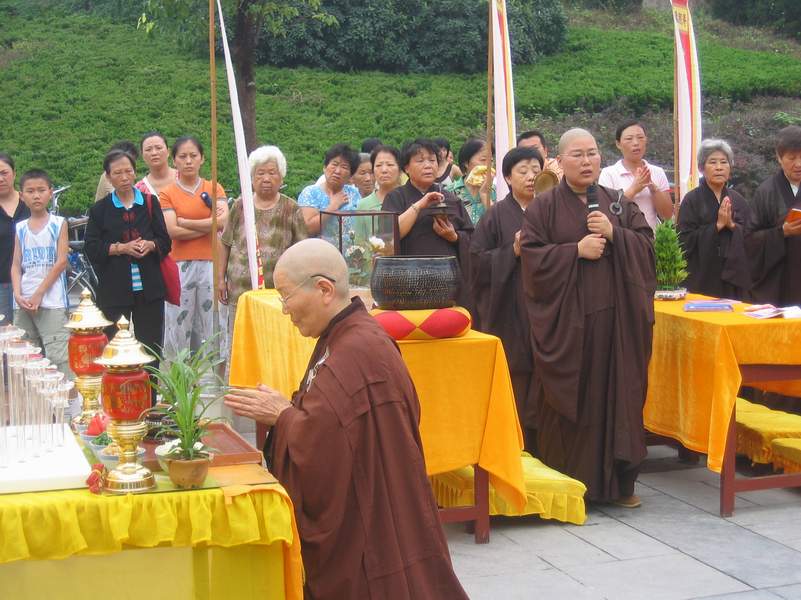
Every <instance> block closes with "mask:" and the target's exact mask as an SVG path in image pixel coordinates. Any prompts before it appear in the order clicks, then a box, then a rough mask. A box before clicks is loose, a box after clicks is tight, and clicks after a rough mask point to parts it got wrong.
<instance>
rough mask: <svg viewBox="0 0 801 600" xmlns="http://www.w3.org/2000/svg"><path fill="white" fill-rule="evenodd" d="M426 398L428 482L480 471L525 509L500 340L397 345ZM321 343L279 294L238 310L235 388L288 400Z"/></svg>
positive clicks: (475, 336)
mask: <svg viewBox="0 0 801 600" xmlns="http://www.w3.org/2000/svg"><path fill="white" fill-rule="evenodd" d="M398 345H399V346H400V349H401V354H402V355H403V359H404V361H405V362H406V366H407V367H408V369H409V373H410V374H411V377H412V381H414V384H415V387H416V388H417V394H418V396H419V397H420V406H421V418H420V435H421V437H422V440H423V449H424V452H425V460H426V470H427V471H428V474H429V475H434V474H437V473H444V472H446V471H451V470H453V469H458V468H460V467H464V466H467V465H472V464H478V465H480V466H481V467H483V468H484V469H486V470H487V472H488V473H489V477H490V482H491V483H492V485H493V487H494V488H495V489H496V491H497V492H498V493H499V494H501V495H502V496H503V497H504V498H505V499H506V501H507V502H508V503H509V504H511V505H512V506H515V507H518V508H519V509H520V510H522V509H523V507H524V506H525V503H526V489H525V483H524V481H523V470H522V467H521V464H520V451H521V449H522V447H523V436H522V433H521V431H520V425H519V423H518V420H517V411H516V409H515V403H514V395H513V391H512V383H511V380H510V378H509V368H508V366H507V363H506V355H505V354H504V351H503V345H502V344H501V342H500V340H499V339H498V338H496V337H494V336H490V335H485V334H483V333H479V332H477V331H470V332H469V333H467V334H466V335H465V336H464V337H460V338H453V339H444V340H410V341H401V342H399V343H398ZM313 348H314V340H313V339H309V338H303V337H301V335H300V333H299V332H298V330H297V329H296V328H295V326H294V325H292V322H291V321H290V319H289V317H288V316H286V315H284V314H283V313H282V312H281V304H280V302H279V300H278V296H277V293H276V292H275V291H274V290H260V291H253V292H247V293H246V294H244V295H243V296H241V297H240V299H239V302H238V303H237V314H236V323H235V325H234V336H233V341H232V349H231V375H230V377H231V379H230V381H231V385H239V386H254V385H256V384H257V383H264V384H266V385H269V386H270V387H273V388H275V389H277V390H279V391H280V392H281V393H283V394H284V395H286V396H289V395H291V394H292V392H293V391H294V390H296V389H297V385H298V382H299V381H300V380H301V378H302V377H303V373H304V372H305V370H306V365H307V363H308V360H309V356H310V355H311V352H312V350H313Z"/></svg>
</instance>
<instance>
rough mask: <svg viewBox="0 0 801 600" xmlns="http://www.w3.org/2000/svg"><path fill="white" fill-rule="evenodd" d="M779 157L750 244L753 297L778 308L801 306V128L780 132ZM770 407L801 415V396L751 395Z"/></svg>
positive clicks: (758, 203)
mask: <svg viewBox="0 0 801 600" xmlns="http://www.w3.org/2000/svg"><path fill="white" fill-rule="evenodd" d="M776 159H777V160H778V162H779V166H780V167H781V168H780V169H779V171H778V172H777V173H775V174H774V175H771V176H770V177H769V178H768V179H766V180H765V181H763V182H762V183H761V184H760V185H759V187H758V188H757V189H756V192H754V196H753V198H752V199H751V223H750V229H751V234H750V235H749V236H748V239H747V240H746V248H747V249H748V256H749V257H750V258H751V268H752V271H751V274H752V278H753V282H754V285H753V287H752V289H751V297H752V299H753V300H754V301H755V302H758V303H769V304H773V305H775V306H793V305H798V304H801V220H798V221H795V222H787V221H786V217H787V214H788V213H789V212H790V210H791V209H793V208H797V209H801V127H798V126H796V125H791V126H789V127H785V128H784V129H782V130H781V131H779V133H778V135H777V139H776ZM749 394H750V398H751V399H753V400H754V401H756V402H759V403H761V404H764V405H766V406H769V407H770V408H774V409H778V410H784V411H789V412H793V413H796V414H801V398H795V397H793V396H784V395H782V394H775V393H771V392H762V391H761V390H749V391H748V392H747V393H746V395H749Z"/></svg>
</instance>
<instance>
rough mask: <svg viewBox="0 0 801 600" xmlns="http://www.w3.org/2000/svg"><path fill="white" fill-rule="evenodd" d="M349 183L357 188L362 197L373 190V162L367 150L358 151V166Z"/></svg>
mask: <svg viewBox="0 0 801 600" xmlns="http://www.w3.org/2000/svg"><path fill="white" fill-rule="evenodd" d="M350 183H351V184H352V185H355V186H356V189H357V190H359V195H360V196H361V197H362V198H364V197H365V196H369V195H370V194H372V193H373V192H374V191H375V176H374V174H373V164H372V162H371V161H370V155H369V154H368V153H367V152H360V153H359V166H358V167H356V170H355V171H354V172H353V175H352V176H351V178H350Z"/></svg>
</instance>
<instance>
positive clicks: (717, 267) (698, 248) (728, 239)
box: [678, 179, 751, 300]
mask: <svg viewBox="0 0 801 600" xmlns="http://www.w3.org/2000/svg"><path fill="white" fill-rule="evenodd" d="M726 196H728V197H729V200H730V201H731V207H732V219H733V220H734V222H735V224H736V227H735V228H734V230H731V229H729V228H728V227H724V228H723V229H721V230H720V231H718V228H717V222H718V210H720V202H718V199H717V197H715V192H713V191H712V188H710V187H709V186H708V185H707V183H706V180H705V179H701V182H700V183H699V184H698V187H697V188H695V189H694V190H692V191H690V192H688V193H687V195H686V196H684V199H683V200H682V201H681V208H680V209H679V225H678V229H679V239H680V240H681V245H682V247H683V248H684V255H685V257H686V259H687V271H688V273H689V276H688V277H687V280H686V281H685V285H686V286H687V289H688V290H689V291H691V292H694V293H697V294H706V295H707V296H715V297H718V298H733V299H737V300H744V299H746V298H747V296H748V292H749V290H750V289H751V270H750V264H749V261H748V259H747V257H746V251H745V239H746V238H747V237H748V234H749V232H748V228H749V226H750V221H751V209H750V208H749V206H748V203H747V202H746V200H745V198H743V197H742V196H741V195H740V194H738V193H737V192H736V191H735V190H733V189H731V188H724V189H723V191H722V192H721V195H720V197H721V198H725V197H726Z"/></svg>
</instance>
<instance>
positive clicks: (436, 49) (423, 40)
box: [258, 0, 566, 73]
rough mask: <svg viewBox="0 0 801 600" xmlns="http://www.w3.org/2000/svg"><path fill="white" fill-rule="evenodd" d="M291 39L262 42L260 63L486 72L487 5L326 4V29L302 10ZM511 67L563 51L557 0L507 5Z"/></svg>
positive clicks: (363, 0)
mask: <svg viewBox="0 0 801 600" xmlns="http://www.w3.org/2000/svg"><path fill="white" fill-rule="evenodd" d="M297 8H298V10H299V12H300V17H299V18H298V19H296V20H295V21H294V22H293V24H291V25H290V26H289V28H288V31H287V35H286V37H283V38H280V37H279V38H274V37H270V36H267V35H265V36H262V44H261V47H260V49H259V56H258V58H259V62H262V63H269V64H273V65H277V66H287V67H293V66H300V65H304V66H311V67H320V68H327V69H335V70H340V71H344V70H363V69H378V70H381V71H388V72H406V71H412V72H425V73H438V72H460V73H470V72H475V71H479V70H482V69H484V68H486V64H487V60H486V57H487V3H486V1H476V0H438V1H437V2H427V1H426V0H325V1H324V2H323V5H322V7H321V10H323V11H325V12H326V13H328V14H329V15H331V16H333V17H334V18H335V19H336V24H333V25H331V24H326V23H323V22H321V21H320V20H319V19H314V18H313V16H312V13H311V10H310V9H309V8H308V7H305V6H303V5H298V7H297ZM507 10H508V20H509V29H510V40H511V50H512V60H513V62H514V63H515V64H531V63H533V62H535V61H536V60H537V58H538V57H540V56H542V55H546V54H552V53H554V52H557V51H558V50H560V49H561V47H562V44H563V41H564V37H565V31H566V17H565V14H564V11H563V10H562V6H561V4H560V2H559V1H558V0H510V1H509V2H508V4H507Z"/></svg>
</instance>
